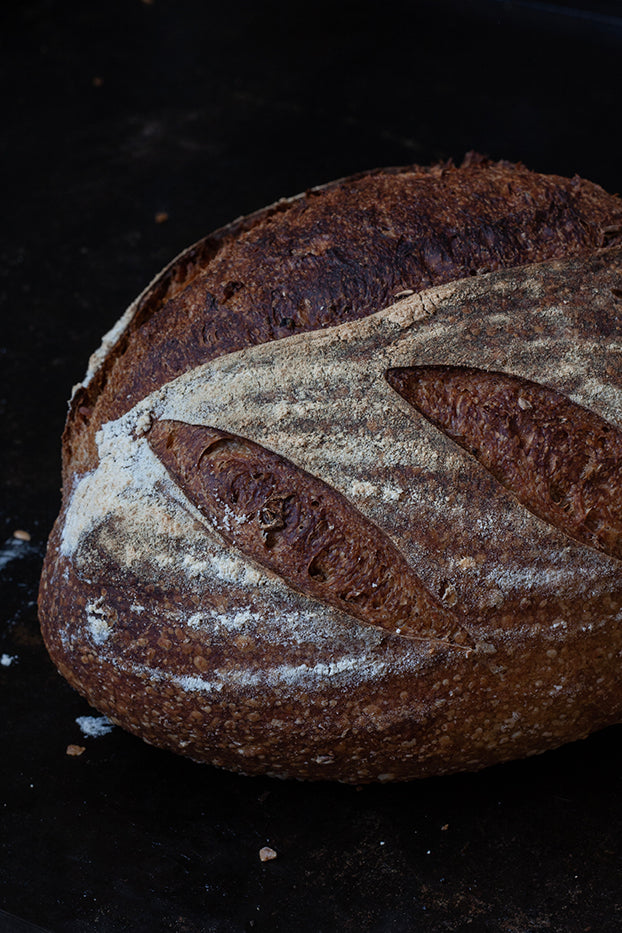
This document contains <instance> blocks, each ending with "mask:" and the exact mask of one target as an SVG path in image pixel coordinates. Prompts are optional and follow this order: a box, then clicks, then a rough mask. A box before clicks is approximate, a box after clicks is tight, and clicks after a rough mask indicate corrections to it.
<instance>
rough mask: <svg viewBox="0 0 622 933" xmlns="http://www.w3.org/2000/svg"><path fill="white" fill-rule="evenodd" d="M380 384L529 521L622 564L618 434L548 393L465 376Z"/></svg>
mask: <svg viewBox="0 0 622 933" xmlns="http://www.w3.org/2000/svg"><path fill="white" fill-rule="evenodd" d="M386 379H387V381H388V383H389V385H390V386H392V388H393V389H395V391H396V392H398V393H399V394H400V395H401V396H402V397H403V398H404V399H406V401H407V402H409V403H410V404H411V405H412V406H413V407H414V408H416V409H417V411H419V412H420V413H421V414H422V415H423V416H424V418H426V419H427V420H428V421H430V422H431V423H432V424H433V425H434V426H435V427H437V428H439V430H441V431H442V432H443V433H444V434H446V435H447V436H448V437H450V438H451V439H452V440H454V441H455V442H456V443H457V444H459V445H460V446H461V447H462V448H464V449H465V450H466V451H468V452H469V453H470V454H471V455H472V456H474V457H475V458H476V460H478V461H479V462H480V463H481V464H482V465H483V466H484V467H486V469H487V470H488V471H489V472H490V473H491V474H492V475H493V476H494V477H495V479H497V480H498V482H499V483H501V485H502V486H504V487H505V488H506V489H507V490H509V492H511V493H512V494H513V495H514V496H515V497H516V498H517V499H518V500H519V502H521V504H522V505H524V506H525V507H526V508H527V509H529V511H531V512H533V514H534V515H537V516H538V518H541V519H544V521H546V522H548V523H549V524H550V525H552V526H553V527H555V528H557V529H558V530H559V531H562V532H563V533H564V534H566V535H568V536H569V537H571V538H574V539H575V540H576V541H579V542H580V543H581V544H586V545H588V546H589V547H592V548H595V549H596V550H599V551H602V552H604V553H605V554H607V555H609V556H610V557H615V558H618V560H622V431H620V430H619V429H618V428H616V427H615V426H614V425H613V424H611V423H610V422H608V421H605V419H604V418H601V417H600V416H599V415H597V414H595V413H594V412H592V411H589V410H588V409H586V408H583V407H582V406H581V405H577V404H576V403H575V402H572V401H571V400H570V399H569V398H567V396H565V395H562V394H561V393H560V392H557V391H555V390H554V389H551V388H548V387H547V386H543V385H541V384H540V383H537V382H532V381H530V380H528V379H524V378H522V377H520V376H514V375H509V374H507V373H501V372H491V371H488V370H482V369H473V368H469V367H465V366H412V367H402V368H398V369H390V370H388V371H387V373H386Z"/></svg>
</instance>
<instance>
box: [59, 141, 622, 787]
mask: <svg viewBox="0 0 622 933" xmlns="http://www.w3.org/2000/svg"><path fill="white" fill-rule="evenodd" d="M621 224H622V205H621V203H620V201H619V200H618V199H617V198H615V197H613V196H610V195H607V194H606V193H605V192H603V191H602V189H600V188H598V187H597V186H595V185H592V184H590V183H588V182H585V181H583V180H581V179H577V178H575V179H572V180H569V179H562V178H557V177H550V176H549V177H547V176H541V175H536V174H534V173H531V172H528V171H527V170H526V169H524V168H523V167H521V166H515V165H510V164H507V163H497V164H493V163H489V162H487V161H485V160H481V159H478V158H475V157H470V158H468V159H467V160H466V161H465V163H464V164H463V165H462V166H460V167H459V168H456V167H454V166H452V165H445V166H442V167H435V168H432V169H422V168H418V167H411V168H408V169H398V170H387V171H380V172H373V173H367V174H363V175H360V176H356V177H353V178H350V179H346V180H344V181H340V182H336V183H334V184H332V185H329V186H325V187H323V188H318V189H314V190H312V191H310V192H307V193H306V194H305V195H303V196H300V197H298V198H294V199H291V200H288V201H283V202H280V203H279V204H277V205H275V206H274V207H272V208H268V209H266V210H264V211H260V212H258V213H257V214H254V215H252V216H250V217H248V218H243V219H241V220H238V221H236V222H235V223H233V224H232V225H230V226H229V227H227V228H224V229H223V230H221V231H218V232H217V233H215V234H213V235H212V236H210V237H208V238H206V239H205V240H203V241H201V242H200V243H199V244H197V245H196V246H194V247H191V248H190V249H189V250H187V251H186V252H185V253H183V254H182V255H181V257H179V258H178V259H177V260H175V261H174V262H173V263H172V264H171V265H170V266H169V267H167V269H165V270H164V272H163V273H161V274H160V276H158V278H157V279H156V280H155V281H154V282H153V283H152V284H151V285H150V286H149V288H148V289H147V290H146V291H145V292H144V293H143V295H142V296H141V297H140V298H139V299H138V300H137V302H135V304H134V305H132V306H131V308H130V309H129V310H128V312H126V314H125V315H124V317H123V318H122V319H121V320H120V322H119V324H118V325H117V326H116V327H115V328H114V329H113V331H112V332H111V333H110V334H109V335H108V336H107V337H106V338H104V342H103V344H102V347H101V348H100V350H99V351H98V352H97V353H96V354H95V355H94V356H93V358H92V360H91V362H90V365H89V370H88V373H87V376H86V378H85V379H84V381H83V382H82V383H81V384H80V385H79V386H78V387H76V389H75V390H74V394H73V398H72V402H71V406H70V412H69V416H68V421H67V426H66V430H65V435H64V443H63V453H64V467H63V469H64V475H63V503H62V509H61V513H60V515H59V518H58V520H57V522H56V525H55V527H54V530H53V532H52V535H51V537H50V542H49V546H48V551H47V555H46V560H45V565H44V572H43V577H42V583H41V592H40V617H41V624H42V631H43V634H44V638H45V641H46V644H47V646H48V649H49V651H50V654H51V656H52V658H53V660H54V662H55V663H56V665H57V666H58V668H59V670H60V671H61V673H62V674H63V675H64V676H65V677H66V678H67V679H68V680H69V682H70V683H71V684H73V685H74V686H75V687H76V689H78V690H79V691H80V692H81V693H82V694H83V695H84V696H86V698H87V699H88V700H89V702H90V703H92V704H93V705H94V706H95V707H97V708H98V709H99V710H101V711H102V712H104V713H105V714H106V715H108V716H109V717H110V718H111V719H112V720H113V721H114V722H116V723H118V724H119V725H121V726H123V727H124V728H126V729H128V730H130V731H131V732H134V733H136V734H137V735H140V736H142V737H143V738H144V739H145V740H147V741H148V742H151V743H153V744H156V745H159V746H161V747H164V748H169V749H171V750H174V751H178V752H182V753H184V754H187V755H189V756H191V757H192V758H194V759H195V760H200V761H207V762H211V763H213V764H216V765H219V766H222V767H226V768H231V769H234V770H239V771H242V772H245V773H269V774H274V775H280V776H284V777H299V778H313V779H317V778H329V779H338V780H343V781H353V782H362V781H371V780H398V779H402V780H403V779H408V778H413V777H419V776H424V775H429V774H437V773H444V772H450V771H456V770H464V769H477V768H481V767H484V766H486V765H488V764H491V763H494V762H498V761H503V760H507V759H510V758H515V757H519V756H525V755H530V754H534V753H537V752H539V751H542V750H544V749H547V748H551V747H555V746H557V745H559V744H561V743H563V742H567V741H570V740H573V739H577V738H579V737H582V736H585V735H587V734H588V733H589V732H591V731H592V730H594V729H597V728H599V727H602V726H604V725H607V724H610V723H614V722H618V721H619V720H620V718H621V713H622V688H621V687H620V684H619V677H618V670H619V665H620V652H621V650H622V625H621V622H622V575H621V573H620V568H621V565H620V560H621V559H622V512H621V510H620V501H621V498H622V366H621V365H620V363H621V359H620V353H621V348H622V246H621V245H620V239H621V237H620V232H621V230H622V227H621Z"/></svg>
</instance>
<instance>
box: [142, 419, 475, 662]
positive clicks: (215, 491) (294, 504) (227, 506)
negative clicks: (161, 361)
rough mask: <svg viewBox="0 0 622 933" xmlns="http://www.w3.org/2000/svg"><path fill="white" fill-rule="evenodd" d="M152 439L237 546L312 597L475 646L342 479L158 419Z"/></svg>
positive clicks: (388, 627) (418, 633) (402, 631)
mask: <svg viewBox="0 0 622 933" xmlns="http://www.w3.org/2000/svg"><path fill="white" fill-rule="evenodd" d="M147 440H148V442H149V445H150V447H151V449H152V450H153V452H154V453H155V454H156V456H157V457H158V458H159V460H160V461H161V462H162V464H163V465H164V466H165V468H166V469H167V471H168V472H169V474H170V475H171V476H172V478H173V479H174V481H175V482H176V484H177V485H178V486H179V487H180V488H181V489H182V490H183V491H184V493H185V494H186V496H187V497H188V498H189V499H190V500H191V502H193V504H194V505H195V506H196V507H197V508H198V509H199V511H200V512H201V513H202V514H203V515H204V516H205V517H206V518H207V519H208V521H209V522H210V524H211V525H212V526H213V527H214V528H215V529H216V530H217V531H218V532H219V534H220V535H221V536H222V537H223V538H224V539H225V541H227V542H228V543H229V544H231V545H233V546H234V547H236V548H238V549H239V550H240V551H242V553H244V554H245V555H246V556H247V557H250V558H251V559H252V560H254V561H256V562H257V563H258V564H260V565H261V566H263V567H265V568H267V569H268V570H271V571H273V572H274V573H276V574H278V576H280V577H281V578H282V579H283V580H284V581H285V582H286V583H287V584H289V585H291V586H293V587H295V588H296V589H298V590H299V591H300V592H302V593H304V594H305V595H307V596H311V597H313V598H315V599H318V600H320V601H322V602H324V603H327V604H329V605H331V606H334V607H335V608H337V609H340V610H341V611H343V612H346V613H348V614H349V615H350V616H353V617H354V618H356V619H358V620H359V621H360V622H363V623H365V624H367V625H373V626H376V627H378V628H381V629H384V630H385V631H387V632H391V633H393V634H397V635H401V636H405V637H408V638H415V639H426V640H432V641H436V642H443V643H446V644H451V645H452V646H453V647H456V648H461V649H464V650H468V649H469V648H470V647H471V639H470V638H469V636H468V634H467V633H466V632H465V631H464V630H463V629H462V628H461V626H460V623H459V621H458V619H457V617H456V615H455V614H454V613H453V612H452V611H451V610H449V609H447V608H445V607H444V606H442V605H441V603H440V602H438V601H437V600H436V599H435V597H434V596H433V595H432V594H431V593H430V592H429V591H428V590H427V588H426V587H425V586H424V585H423V583H422V581H421V580H420V579H419V577H417V576H416V574H415V573H414V571H413V569H412V567H411V566H410V565H409V564H408V563H407V562H406V560H405V558H404V556H403V555H402V553H401V552H400V551H399V550H398V548H396V546H395V545H394V544H393V543H392V542H391V541H390V540H389V538H387V536H386V535H385V534H384V533H383V532H382V531H381V530H380V529H379V528H378V527H377V526H376V525H375V524H374V523H373V522H371V521H370V520H369V519H367V518H366V517H365V516H364V515H362V514H361V513H360V512H359V511H358V509H356V508H355V507H354V506H353V505H352V504H351V503H350V502H348V501H347V500H346V499H345V498H344V497H343V496H342V495H341V494H340V493H338V492H337V491H336V490H335V489H333V487H332V486H329V485H328V484H326V483H324V482H323V481H322V480H320V479H318V478H317V477H315V476H312V475H311V474H310V473H307V472H306V471H305V470H302V469H301V468H299V467H297V466H296V465H295V464H293V463H291V462H290V461H289V460H287V459H285V458H284V457H281V456H280V455H278V454H275V453H274V452H272V451H270V450H268V449H267V448H265V447H262V446H261V445H259V444H256V443H254V442H253V441H249V440H247V439H245V438H243V437H239V436H238V435H234V434H229V433H228V432H225V431H219V430H216V429H214V428H210V427H204V426H201V425H191V424H186V423H185V422H181V421H157V422H155V423H154V424H153V425H152V427H151V429H150V431H149V433H148V434H147Z"/></svg>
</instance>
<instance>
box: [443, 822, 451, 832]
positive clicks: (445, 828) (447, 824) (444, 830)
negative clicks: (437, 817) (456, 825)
mask: <svg viewBox="0 0 622 933" xmlns="http://www.w3.org/2000/svg"><path fill="white" fill-rule="evenodd" d="M448 829H449V823H445V825H444V826H441V832H443V833H444V832H447V830H448Z"/></svg>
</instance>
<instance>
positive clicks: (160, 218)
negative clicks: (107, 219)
mask: <svg viewBox="0 0 622 933" xmlns="http://www.w3.org/2000/svg"><path fill="white" fill-rule="evenodd" d="M143 2H144V0H143ZM154 220H155V222H156V223H157V224H163V223H166V221H167V220H168V214H167V213H166V211H158V212H157V214H156V215H155V217H154Z"/></svg>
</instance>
